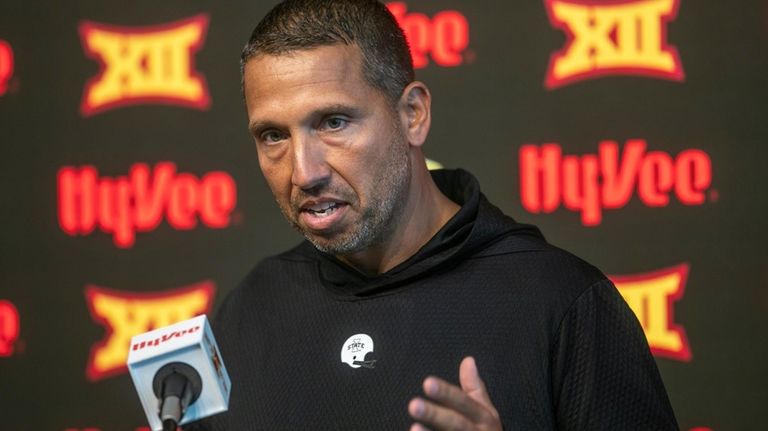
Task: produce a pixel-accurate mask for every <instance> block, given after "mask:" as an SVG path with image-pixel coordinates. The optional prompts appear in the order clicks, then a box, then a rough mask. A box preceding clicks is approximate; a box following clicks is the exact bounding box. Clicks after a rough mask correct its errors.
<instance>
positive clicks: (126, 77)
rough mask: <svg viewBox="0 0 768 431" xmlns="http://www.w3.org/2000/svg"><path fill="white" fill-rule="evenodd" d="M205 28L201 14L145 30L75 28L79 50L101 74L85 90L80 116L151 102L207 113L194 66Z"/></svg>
mask: <svg viewBox="0 0 768 431" xmlns="http://www.w3.org/2000/svg"><path fill="white" fill-rule="evenodd" d="M207 29H208V16H207V15H205V14H203V15H197V16H194V17H191V18H187V19H184V20H181V21H177V22H172V23H168V24H164V25H157V26H148V27H118V26H113V25H107V24H100V23H96V22H89V21H85V22H83V23H81V24H80V39H81V41H82V44H83V48H84V49H85V52H86V54H87V55H88V56H89V57H90V58H93V59H94V60H97V61H98V62H99V63H100V64H101V71H100V72H99V74H98V75H97V76H96V77H94V78H92V79H91V80H90V81H89V82H88V84H87V85H86V87H85V92H84V93H83V100H82V103H81V105H80V112H81V113H82V114H83V115H84V116H91V115H94V114H97V113H99V112H102V111H105V110H108V109H113V108H117V107H121V106H125V105H138V104H152V103H163V104H172V105H180V106H187V107H191V108H196V109H201V110H202V109H208V107H209V106H210V97H209V95H208V88H207V86H206V83H205V79H204V78H203V77H202V75H200V74H198V73H197V72H195V65H194V53H195V52H197V51H198V50H199V49H200V48H201V47H202V45H203V42H204V41H205V35H206V31H207Z"/></svg>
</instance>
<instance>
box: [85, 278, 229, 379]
mask: <svg viewBox="0 0 768 431" xmlns="http://www.w3.org/2000/svg"><path fill="white" fill-rule="evenodd" d="M215 290H216V287H215V285H214V283H213V282H212V281H207V280H206V281H201V282H199V283H195V284H193V285H190V286H186V287H181V288H178V289H172V290H166V291H161V292H152V293H137V292H120V291H116V290H112V289H107V288H104V287H99V286H95V285H88V286H86V288H85V297H86V302H87V303H88V309H89V310H90V313H91V317H92V318H93V320H94V321H95V322H97V323H99V324H101V325H102V326H104V327H105V328H106V329H107V335H106V336H105V338H104V339H103V340H102V341H99V342H98V343H96V344H95V345H94V346H93V347H92V348H91V355H90V358H89V359H88V365H87V367H86V373H85V374H86V376H87V377H88V379H89V380H92V381H95V380H101V379H104V378H107V377H110V376H113V375H116V374H120V373H123V372H125V370H126V366H125V361H126V359H127V358H128V350H129V346H130V345H131V338H132V337H133V336H134V335H138V334H143V333H145V332H148V331H151V330H153V329H157V328H162V327H164V326H168V325H172V324H174V323H176V322H181V321H183V320H187V319H191V318H192V317H195V316H197V315H200V314H207V313H208V312H209V311H210V308H211V304H212V303H213V295H214V292H215ZM193 329H194V328H193ZM188 333H189V332H188ZM168 339H169V338H168ZM168 339H166V340H162V339H159V340H157V344H155V342H154V341H152V342H147V344H145V345H143V346H140V347H137V346H135V345H134V346H133V348H134V350H138V349H140V348H145V347H149V346H154V345H159V344H160V343H161V342H163V341H168Z"/></svg>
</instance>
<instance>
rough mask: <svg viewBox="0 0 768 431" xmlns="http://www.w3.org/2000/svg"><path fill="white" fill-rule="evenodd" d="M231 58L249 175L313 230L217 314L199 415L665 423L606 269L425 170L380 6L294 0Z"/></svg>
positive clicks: (413, 90) (407, 71) (397, 46)
mask: <svg viewBox="0 0 768 431" xmlns="http://www.w3.org/2000/svg"><path fill="white" fill-rule="evenodd" d="M241 65H242V78H243V91H244V95H245V102H246V108H247V111H248V121H249V128H250V131H251V133H252V135H253V137H254V140H255V144H256V150H257V153H258V158H259V164H260V166H261V170H262V172H263V174H264V177H265V178H266V180H267V182H268V183H269V186H270V188H271V190H272V192H273V194H274V196H275V199H276V200H277V203H278V205H279V207H280V209H281V210H282V212H283V214H284V215H285V217H286V218H287V219H288V221H290V223H291V224H292V225H293V226H294V227H295V228H296V229H297V230H298V231H299V232H301V233H302V234H303V235H304V236H305V237H306V240H307V241H305V242H303V243H302V244H300V245H299V246H297V247H295V248H293V249H292V250H289V251H287V252H285V253H282V254H280V255H277V256H274V257H271V258H269V259H266V260H264V261H262V262H261V263H259V264H258V265H257V266H256V268H255V269H254V270H253V271H252V272H251V273H250V274H249V275H248V276H247V277H246V279H245V280H244V281H243V282H242V284H241V285H240V286H239V287H238V288H237V289H235V290H234V291H233V292H232V293H231V294H230V295H229V297H228V298H227V299H226V301H225V302H224V304H223V305H222V307H221V308H220V310H219V311H218V314H217V319H216V322H215V325H214V326H215V329H216V331H217V336H218V337H219V340H220V345H221V349H222V354H223V357H224V359H225V361H226V363H227V367H228V369H229V371H230V374H231V376H232V379H233V390H232V396H231V401H230V409H229V412H227V413H225V414H223V415H219V416H215V417H213V418H211V419H210V420H209V421H208V422H205V423H203V424H200V425H199V426H201V427H207V428H210V429H229V430H251V429H254V430H255V429H265V430H273V429H291V430H296V429H354V430H362V429H386V430H392V429H406V428H407V427H408V426H411V429H412V430H423V429H435V430H453V429H461V430H470V429H477V430H501V429H507V430H551V429H562V430H592V429H606V430H607V429H610V430H630V429H637V430H667V429H677V426H676V424H675V419H674V415H673V413H672V410H671V408H670V405H669V401H668V400H667V396H666V394H665V391H664V387H663V385H662V382H661V379H660V377H659V374H658V371H657V369H656V366H655V364H654V361H653V358H652V357H651V355H650V353H649V350H648V346H647V344H646V342H645V339H644V336H643V333H642V331H641V329H640V327H639V325H638V323H637V321H636V319H635V318H634V316H633V315H632V313H631V311H630V310H629V309H628V308H627V306H626V304H625V303H624V302H623V301H622V299H621V297H620V296H619V294H618V293H617V291H616V289H615V288H614V287H613V285H612V284H611V283H610V282H609V281H608V280H607V279H606V278H605V276H604V275H602V274H601V273H600V272H599V271H598V270H597V269H595V268H594V267H592V266H590V265H588V264H586V263H584V262H583V261H581V260H579V259H578V258H576V257H574V256H572V255H570V254H568V253H566V252H563V251H561V250H559V249H557V248H555V247H553V246H550V245H548V244H547V243H546V242H545V241H544V239H543V238H542V236H541V234H540V233H539V231H538V230H537V229H536V228H535V227H532V226H528V225H521V224H518V223H516V222H515V221H513V220H512V219H510V218H509V217H507V216H505V215H504V214H502V213H501V212H500V211H499V210H498V209H497V208H496V207H494V206H493V205H491V204H490V203H489V202H488V201H487V200H486V198H485V197H484V196H483V195H482V194H481V193H480V190H479V186H478V184H477V182H476V180H475V179H474V178H473V177H472V176H471V175H470V174H468V173H467V172H464V171H460V170H458V171H437V172H434V173H432V174H430V172H429V171H428V170H427V169H426V166H425V159H424V155H423V153H422V151H421V147H422V145H423V144H424V142H425V140H426V138H427V134H428V132H429V128H430V121H431V117H430V93H429V90H428V89H427V87H426V86H425V85H424V84H423V83H421V82H418V81H415V80H414V75H413V67H412V65H411V59H410V54H409V51H408V47H407V44H406V42H405V38H404V36H403V33H402V31H401V30H400V29H399V28H398V27H397V24H396V22H395V20H394V18H393V17H392V16H391V15H390V14H389V13H388V12H387V10H386V8H385V7H384V6H383V5H381V4H380V3H377V2H375V1H372V0H347V1H342V0H295V1H293V0H288V1H286V2H284V3H281V4H280V5H278V6H276V7H275V8H274V9H273V10H272V11H271V12H270V13H269V14H268V15H267V16H266V17H265V18H264V19H263V20H262V22H261V23H260V24H259V25H258V26H257V27H256V29H255V30H254V32H253V35H252V37H251V39H250V41H249V42H248V44H247V46H246V47H245V49H244V51H243V55H242V63H241ZM438 376H439V377H438ZM481 376H482V377H481ZM191 428H192V427H190V429H191Z"/></svg>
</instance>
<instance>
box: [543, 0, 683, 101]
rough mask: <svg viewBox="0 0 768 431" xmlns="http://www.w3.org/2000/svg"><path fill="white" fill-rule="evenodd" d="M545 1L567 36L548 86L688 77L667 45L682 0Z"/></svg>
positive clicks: (554, 21) (554, 56)
mask: <svg viewBox="0 0 768 431" xmlns="http://www.w3.org/2000/svg"><path fill="white" fill-rule="evenodd" d="M544 3H545V5H546V8H547V13H548V14H549V20H550V22H551V23H552V26H554V27H556V28H559V29H561V30H563V31H564V32H565V34H566V35H567V42H566V45H565V47H564V48H563V49H562V50H561V51H559V52H556V53H554V54H552V57H551V58H550V61H549V69H548V71H547V79H546V82H545V85H546V87H547V88H549V89H554V88H557V87H561V86H564V85H568V84H571V83H573V82H576V81H581V80H583V79H587V78H595V77H600V76H607V75H636V76H648V77H654V78H662V79H669V80H673V81H682V80H683V79H684V78H685V75H684V73H683V66H682V64H681V63H680V57H679V56H678V53H677V50H676V49H675V48H674V47H671V46H669V45H668V44H667V42H666V33H667V31H666V26H667V23H668V22H670V21H673V20H674V19H675V17H676V16H677V10H678V7H679V6H680V0H613V1H610V2H607V1H595V0H545V1H544Z"/></svg>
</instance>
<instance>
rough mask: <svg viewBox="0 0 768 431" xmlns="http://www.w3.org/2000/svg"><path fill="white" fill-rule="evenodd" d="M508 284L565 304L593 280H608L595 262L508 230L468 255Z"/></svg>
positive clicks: (579, 293) (471, 262)
mask: <svg viewBox="0 0 768 431" xmlns="http://www.w3.org/2000/svg"><path fill="white" fill-rule="evenodd" d="M467 262H468V264H469V265H476V266H477V267H478V268H479V269H480V271H481V272H487V273H488V274H489V275H490V274H492V276H493V277H494V278H496V279H498V280H503V281H505V282H506V284H508V285H509V287H510V288H513V289H515V290H520V289H522V290H524V291H527V292H530V293H531V294H533V295H535V296H536V297H539V298H542V299H545V298H550V299H554V300H556V301H557V302H560V303H562V305H563V306H566V307H567V306H568V304H569V303H571V302H573V301H575V300H576V298H578V297H579V296H580V295H581V294H582V293H584V292H585V291H587V290H589V289H590V287H592V286H593V285H595V284H598V283H601V282H604V281H607V278H606V276H605V275H604V274H603V273H602V272H601V271H600V270H599V269H598V268H596V267H595V266H594V265H592V264H590V263H588V262H586V261H584V260H583V259H581V258H579V257H578V256H576V255H574V254H572V253H570V252H568V251H565V250H563V249H561V248H559V247H556V246H554V245H552V244H549V243H547V242H546V241H545V240H544V239H543V238H541V237H536V236H533V235H520V234H515V233H512V234H508V235H504V236H502V237H500V238H499V239H497V240H496V241H494V242H493V243H490V244H488V245H487V246H486V247H484V248H483V249H482V250H478V251H476V252H475V253H473V254H472V255H471V256H469V257H468V258H467Z"/></svg>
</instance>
